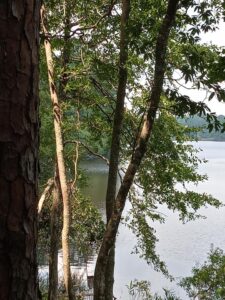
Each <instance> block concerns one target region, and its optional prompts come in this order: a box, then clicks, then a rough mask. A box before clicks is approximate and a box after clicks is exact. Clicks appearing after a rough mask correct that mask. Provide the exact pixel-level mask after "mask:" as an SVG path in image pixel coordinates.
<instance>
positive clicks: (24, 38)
mask: <svg viewBox="0 0 225 300" xmlns="http://www.w3.org/2000/svg"><path fill="white" fill-rule="evenodd" d="M39 4H40V3H39V1H28V0H24V1H1V2H0V299H4V300H5V299H10V300H36V299H37V263H36V242H37V227H36V225H37V203H38V184H37V183H38V144H39V137H38V132H39V121H38V106H39V99H38V48H39V8H40V7H39Z"/></svg>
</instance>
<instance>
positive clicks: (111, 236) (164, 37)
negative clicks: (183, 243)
mask: <svg viewBox="0 0 225 300" xmlns="http://www.w3.org/2000/svg"><path fill="white" fill-rule="evenodd" d="M178 2H179V0H169V1H168V7H167V13H166V15H165V17H164V19H163V22H162V25H161V27H160V30H159V34H158V38H157V42H156V50H155V60H156V63H155V72H154V81H153V87H152V90H151V93H150V97H149V102H148V107H147V113H146V115H145V118H144V123H143V126H142V128H141V130H140V133H139V136H138V138H137V142H136V147H135V150H134V153H133V155H132V158H131V161H130V163H129V166H128V168H127V171H126V173H125V175H124V178H123V181H122V184H121V186H120V189H119V191H118V194H117V197H116V200H115V205H114V209H113V212H112V215H111V218H110V221H109V222H108V225H107V228H106V232H105V234H104V238H103V242H102V245H101V248H100V251H99V255H98V259H97V263H96V268H95V277H94V288H95V290H94V300H105V298H104V281H105V271H106V268H107V263H108V259H109V253H110V249H111V248H112V247H113V245H114V243H115V238H116V234H117V231H118V226H119V223H120V220H121V216H122V212H123V209H124V206H125V203H126V198H127V195H128V192H129V189H130V187H131V185H132V183H133V180H134V176H135V174H136V172H137V170H138V168H139V166H140V163H141V160H142V158H143V156H144V154H145V152H146V148H147V143H148V140H149V138H150V135H151V132H152V128H153V124H154V120H155V116H156V112H157V109H158V106H159V102H160V96H161V92H162V88H163V80H164V73H165V69H166V50H167V44H168V38H169V33H170V29H171V27H172V24H173V22H174V19H175V15H176V10H177V4H178Z"/></svg>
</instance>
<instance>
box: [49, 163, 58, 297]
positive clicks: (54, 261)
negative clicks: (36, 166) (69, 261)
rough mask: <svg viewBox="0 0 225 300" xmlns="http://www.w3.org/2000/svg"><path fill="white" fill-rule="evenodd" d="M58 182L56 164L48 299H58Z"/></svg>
mask: <svg viewBox="0 0 225 300" xmlns="http://www.w3.org/2000/svg"><path fill="white" fill-rule="evenodd" d="M60 195H61V192H60V183H59V177H58V170H57V166H56V171H55V178H54V189H53V193H52V196H53V199H52V207H51V223H50V253H49V290H48V300H57V299H58V250H59V233H60V228H59V219H60V218H59V208H60V200H61V199H60Z"/></svg>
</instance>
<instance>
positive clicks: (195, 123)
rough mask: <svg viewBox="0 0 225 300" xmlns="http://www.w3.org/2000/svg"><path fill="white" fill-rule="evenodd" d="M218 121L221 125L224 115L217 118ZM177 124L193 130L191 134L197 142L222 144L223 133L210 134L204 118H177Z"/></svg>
mask: <svg viewBox="0 0 225 300" xmlns="http://www.w3.org/2000/svg"><path fill="white" fill-rule="evenodd" d="M218 121H219V122H220V123H221V124H223V123H224V121H225V116H224V115H219V116H218ZM178 122H179V123H180V124H182V125H186V126H188V127H189V128H195V129H196V132H193V133H192V136H193V137H194V138H196V139H197V140H198V141H212V142H224V141H225V133H224V132H221V130H218V131H215V130H214V129H213V130H212V131H211V132H210V131H209V129H208V123H207V120H206V119H205V118H204V117H199V116H193V117H187V118H178Z"/></svg>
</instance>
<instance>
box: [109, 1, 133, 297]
mask: <svg viewBox="0 0 225 300" xmlns="http://www.w3.org/2000/svg"><path fill="white" fill-rule="evenodd" d="M129 13H130V0H123V1H122V16H121V27H120V57H119V82H118V89H117V101H116V109H115V117H114V122H113V132H112V142H111V148H110V161H109V175H108V185H107V192H106V216H107V223H108V222H109V220H110V218H111V215H112V211H113V205H114V201H115V197H116V185H117V176H118V167H119V153H120V140H121V130H122V125H123V118H124V101H125V95H126V84H127V68H126V63H127V58H128V32H127V25H128V20H129ZM114 265H115V244H114V246H113V247H112V248H111V249H110V253H109V259H108V263H107V267H106V273H105V283H104V284H105V288H104V289H105V300H112V299H113V284H114Z"/></svg>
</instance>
